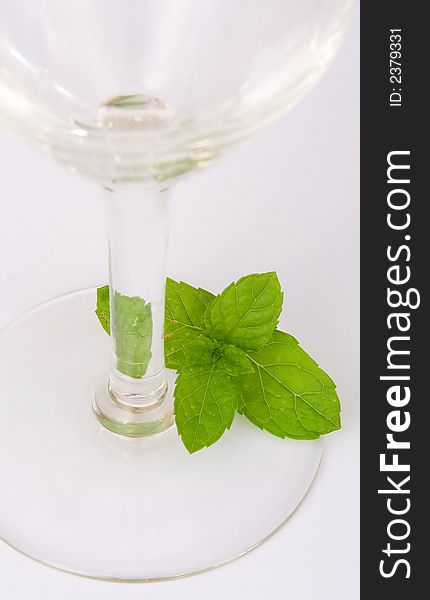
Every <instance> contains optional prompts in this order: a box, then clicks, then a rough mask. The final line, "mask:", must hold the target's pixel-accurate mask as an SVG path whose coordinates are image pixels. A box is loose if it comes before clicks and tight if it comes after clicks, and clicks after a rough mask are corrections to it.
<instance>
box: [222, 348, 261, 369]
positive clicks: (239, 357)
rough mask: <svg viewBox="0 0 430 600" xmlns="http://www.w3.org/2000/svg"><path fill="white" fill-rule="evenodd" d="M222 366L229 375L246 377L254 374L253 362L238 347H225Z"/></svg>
mask: <svg viewBox="0 0 430 600" xmlns="http://www.w3.org/2000/svg"><path fill="white" fill-rule="evenodd" d="M221 352H222V356H221V359H220V364H221V366H222V367H223V369H224V370H225V371H226V372H227V373H228V374H229V375H246V374H247V373H254V367H253V366H252V362H251V361H250V360H249V358H248V357H247V355H246V352H244V351H243V350H241V349H240V348H237V347H236V346H231V345H227V346H223V347H222V349H221Z"/></svg>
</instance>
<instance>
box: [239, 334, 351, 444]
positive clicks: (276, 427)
mask: <svg viewBox="0 0 430 600" xmlns="http://www.w3.org/2000/svg"><path fill="white" fill-rule="evenodd" d="M248 357H249V358H250V360H251V361H252V362H253V364H254V367H255V369H256V371H255V373H254V374H252V375H242V376H241V382H242V397H241V400H240V402H239V411H240V412H241V413H243V414H244V415H245V416H246V417H247V418H248V419H249V420H250V421H251V422H252V423H254V424H255V425H257V426H258V427H260V428H261V429H266V430H267V431H269V432H270V433H273V434H274V435H277V436H279V437H287V436H288V437H292V438H297V439H314V438H317V437H319V435H322V434H325V433H329V432H330V431H334V430H335V429H339V428H340V403H339V398H338V396H337V393H336V386H335V384H334V383H333V381H332V380H331V379H330V377H329V376H328V375H327V374H326V373H324V371H323V370H322V369H320V368H319V366H318V364H317V363H316V362H315V361H314V360H313V359H312V358H311V357H310V356H309V355H308V354H307V353H306V352H305V351H304V350H303V349H302V348H301V347H300V346H299V344H298V342H297V340H295V339H294V338H293V337H292V336H291V335H289V334H288V333H283V332H282V331H275V333H274V334H273V337H272V339H271V340H270V341H269V343H268V344H267V345H266V346H264V347H263V348H261V349H260V350H257V351H255V352H252V351H251V352H248Z"/></svg>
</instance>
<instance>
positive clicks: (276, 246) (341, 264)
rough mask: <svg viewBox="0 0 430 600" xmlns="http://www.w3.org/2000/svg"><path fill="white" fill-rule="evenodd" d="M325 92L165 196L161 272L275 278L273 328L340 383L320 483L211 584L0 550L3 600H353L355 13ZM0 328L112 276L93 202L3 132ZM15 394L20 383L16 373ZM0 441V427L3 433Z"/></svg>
mask: <svg viewBox="0 0 430 600" xmlns="http://www.w3.org/2000/svg"><path fill="white" fill-rule="evenodd" d="M357 8H358V7H356V11H355V20H354V23H353V26H352V27H351V28H350V30H349V32H348V35H347V40H346V42H345V43H344V45H343V46H342V48H341V50H340V52H339V54H338V56H337V58H336V60H335V61H334V63H333V64H332V66H331V67H330V69H329V71H328V73H327V74H326V76H325V77H324V79H323V80H322V81H321V82H320V83H319V85H318V86H317V87H316V88H315V89H314V90H313V91H312V92H311V94H310V95H309V96H308V97H307V98H305V99H304V100H303V101H302V102H301V104H300V105H299V106H297V107H296V108H295V109H294V110H293V111H292V112H290V113H289V114H288V115H287V116H286V117H285V118H284V119H283V120H282V121H281V122H279V123H276V124H275V125H274V126H273V127H271V128H270V129H269V130H267V131H266V132H264V133H263V134H262V135H260V136H259V137H258V138H256V139H254V140H253V141H252V142H251V144H249V145H248V146H247V147H245V148H243V149H241V150H240V151H238V152H236V153H235V154H233V155H232V156H231V157H229V158H227V159H225V160H224V161H223V162H221V163H220V164H219V165H216V166H215V167H213V168H212V169H210V170H208V171H206V172H205V173H201V174H200V175H198V176H195V177H193V178H191V179H190V180H189V181H187V182H184V183H182V184H181V185H180V186H178V188H177V189H176V190H175V191H174V198H173V206H172V230H171V237H170V240H171V243H170V257H169V273H170V275H172V276H173V277H175V278H181V279H184V280H185V281H189V282H190V283H195V284H198V285H201V286H203V287H207V288H208V289H211V290H213V291H217V290H219V289H221V288H222V287H224V286H225V285H226V284H228V283H230V281H232V280H233V279H235V278H237V277H238V276H241V275H243V274H245V273H248V272H255V271H263V270H272V269H274V270H276V271H277V272H278V274H279V276H280V279H281V282H282V285H283V287H284V290H285V291H286V298H285V302H284V313H283V316H282V322H281V325H282V327H283V328H285V329H287V330H288V331H290V332H291V333H292V334H294V335H295V336H296V337H297V338H298V339H299V340H300V342H301V344H302V345H303V347H304V348H305V349H307V350H309V351H310V352H311V354H312V355H313V356H314V357H315V358H316V359H317V360H318V361H319V362H320V363H321V365H322V367H323V368H325V369H326V370H327V371H328V372H329V373H330V374H331V375H332V376H333V378H334V379H335V381H336V382H337V384H338V389H339V394H340V397H341V399H342V400H343V429H342V431H340V432H337V433H335V434H331V435H330V436H328V438H327V443H326V450H327V451H326V456H325V459H324V461H323V465H322V468H321V471H320V473H319V476H318V478H317V480H316V483H315V486H314V487H313V489H312V490H311V493H310V495H309V497H308V498H307V500H306V501H305V503H304V504H303V506H302V507H301V508H300V510H299V511H298V512H297V513H296V515H295V516H294V517H293V518H292V519H291V521H290V522H289V523H288V524H287V526H286V527H285V528H284V529H283V530H282V531H281V532H280V533H278V534H277V535H276V536H274V537H273V538H272V539H271V540H269V541H268V542H267V543H266V544H264V545H263V546H262V547H261V548H259V549H258V550H256V551H254V552H252V553H251V554H249V555H247V556H245V557H243V558H241V559H240V560H238V561H236V562H234V563H232V564H230V565H227V566H225V567H222V568H221V569H218V570H216V571H212V572H211V573H207V574H204V575H198V576H195V577H192V578H190V579H183V580H178V581H175V582H168V583H160V584H149V585H147V586H146V587H142V586H141V585H131V586H121V585H120V584H109V583H99V582H94V581H87V580H83V579H78V578H75V577H72V576H69V575H65V574H62V573H58V572H55V571H53V570H51V569H48V568H47V567H43V566H41V565H38V564H36V563H34V562H32V561H30V560H28V559H26V558H24V557H22V556H20V555H18V554H17V553H15V552H14V551H13V550H11V549H10V548H7V547H6V546H4V545H0V595H1V596H2V597H4V598H7V599H8V600H21V599H22V598H30V597H31V598H32V600H39V599H40V600H42V599H43V600H51V599H52V600H54V599H55V600H56V599H57V598H61V599H62V600H69V599H70V600H72V599H73V600H75V599H76V598H78V597H79V598H81V599H82V600H99V599H101V598H103V600H111V599H112V600H117V599H118V600H134V599H137V598H139V599H140V598H145V599H150V600H165V599H167V598H168V599H170V598H175V600H185V599H186V600H200V599H201V598H205V599H206V600H215V599H219V598H223V597H225V598H233V599H234V600H242V599H250V600H254V599H257V598H258V599H259V598H261V597H263V596H265V597H273V598H281V597H288V598H294V599H295V600H296V599H297V600H311V598H318V599H319V600H344V599H345V598H348V600H357V599H358V596H359V588H358V571H359V547H358V543H359V538H358V533H359V532H358V528H359V507H358V481H359V473H358V461H359V456H358V452H359V446H358V301H359V297H358V289H359V288H358V286H359V274H358V219H359V210H358V194H359V172H358V170H359V129H358V128H359V116H358V111H359V95H358V94H359V93H358V84H359V81H358V78H359V75H358V15H357V12H358V10H357ZM0 156H1V164H2V191H1V196H2V197H1V203H2V218H1V221H0V289H1V298H0V324H4V323H6V322H7V321H9V320H10V319H11V318H13V317H15V316H17V315H19V314H20V313H21V312H22V311H24V310H26V309H28V308H30V307H32V306H34V305H35V304H38V303H40V302H43V301H45V300H46V299H48V298H50V297H53V296H57V295H60V294H62V293H65V292H67V291H70V290H73V289H78V288H83V287H87V286H91V285H95V284H98V283H102V282H104V281H105V280H106V262H105V252H104V251H105V248H106V244H105V235H104V233H105V232H104V215H103V209H102V204H101V200H100V198H99V195H98V191H97V189H96V188H95V186H93V185H92V184H89V183H87V182H86V181H84V180H81V179H79V178H77V177H74V176H73V175H71V174H69V173H67V172H66V171H64V170H62V169H61V168H60V167H58V166H56V165H54V164H51V162H49V161H48V160H47V159H46V158H45V157H43V156H41V155H39V154H36V153H34V152H33V151H31V150H29V149H27V148H25V147H24V146H22V145H21V144H20V142H19V141H18V140H15V139H14V138H13V137H11V136H10V135H8V134H4V133H1V134H0ZM22 384H23V385H25V375H24V374H23V380H22ZM0 431H1V429H0Z"/></svg>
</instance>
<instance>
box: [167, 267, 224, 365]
mask: <svg viewBox="0 0 430 600" xmlns="http://www.w3.org/2000/svg"><path fill="white" fill-rule="evenodd" d="M214 297H215V296H214V295H213V294H211V293H210V292H207V291H206V290H203V289H201V288H195V287H192V286H191V285H188V284H187V283H183V282H182V281H181V282H179V283H178V282H176V281H174V280H173V279H170V278H167V282H166V312H165V316H164V356H165V360H166V367H167V368H168V369H175V370H178V369H180V368H181V367H182V366H183V365H184V364H186V362H187V361H186V358H185V354H184V349H185V347H186V346H187V345H188V344H189V343H190V342H191V341H192V340H194V339H196V338H198V337H200V336H203V335H204V332H203V330H202V319H203V315H204V313H205V310H206V307H207V306H208V304H210V303H211V302H212V300H213V298H214Z"/></svg>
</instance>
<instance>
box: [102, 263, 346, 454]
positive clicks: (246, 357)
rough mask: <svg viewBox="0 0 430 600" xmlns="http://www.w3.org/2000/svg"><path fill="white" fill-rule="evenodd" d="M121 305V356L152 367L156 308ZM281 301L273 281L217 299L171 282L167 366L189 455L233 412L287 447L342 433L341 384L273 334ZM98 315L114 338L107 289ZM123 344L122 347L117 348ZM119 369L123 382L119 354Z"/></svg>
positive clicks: (242, 285)
mask: <svg viewBox="0 0 430 600" xmlns="http://www.w3.org/2000/svg"><path fill="white" fill-rule="evenodd" d="M119 297H120V298H121V301H120V302H119V303H118V304H117V305H116V309H117V310H116V314H117V317H116V318H117V320H118V322H123V321H124V323H127V327H123V328H118V326H117V328H116V329H117V349H118V348H123V347H124V345H128V343H129V341H130V342H132V347H133V352H132V357H133V358H136V356H137V357H139V358H144V357H145V360H147V361H148V362H149V358H150V355H148V352H150V339H151V336H152V320H151V313H150V305H148V304H146V303H145V301H144V300H143V299H141V298H138V299H136V298H128V299H127V301H126V300H125V299H126V298H127V297H126V296H121V295H119ZM137 300H140V302H137ZM282 301H283V294H282V291H281V287H280V284H279V280H278V277H277V275H276V273H273V272H271V273H261V274H258V273H257V274H252V275H247V276H246V277H242V278H241V279H239V280H238V281H237V282H235V283H232V284H231V285H229V286H228V287H227V288H226V289H225V290H224V291H223V292H221V294H218V295H217V296H214V295H213V294H211V293H210V292H208V291H206V290H203V289H201V288H195V287H193V286H190V285H188V284H186V283H183V282H176V281H174V280H172V279H169V278H168V279H167V282H166V310H165V327H164V329H165V335H164V352H165V360H166V366H167V367H168V368H170V369H175V370H176V371H178V374H179V375H178V377H177V380H176V385H175V390H174V398H175V417H176V426H177V429H178V433H179V435H180V436H181V439H182V441H183V443H184V445H185V447H186V448H187V450H188V451H189V452H190V453H192V452H196V451H197V450H200V449H202V448H204V447H207V446H210V445H212V444H213V443H214V442H216V441H217V440H218V439H219V438H220V437H221V436H222V434H223V433H224V431H225V430H226V429H229V428H230V426H231V424H232V422H233V418H234V415H235V413H236V411H237V412H239V413H241V414H242V415H244V416H245V417H246V418H247V419H249V420H250V421H251V423H254V424H255V425H257V426H258V427H260V428H261V429H264V430H266V431H268V432H270V433H272V434H273V435H276V436H278V437H281V438H285V437H290V438H294V439H315V438H318V437H319V436H320V435H323V434H326V433H329V432H331V431H334V430H336V429H339V428H340V402H339V398H338V396H337V393H336V386H335V384H334V383H333V381H332V380H331V379H330V377H329V376H328V375H327V374H326V373H325V372H324V371H323V370H322V369H321V368H320V367H319V366H318V364H317V363H316V362H315V361H314V360H313V359H312V358H311V357H310V356H309V355H308V354H307V353H306V352H305V351H304V350H303V349H302V348H301V347H300V345H299V343H298V342H297V340H296V339H295V338H293V337H292V336H291V335H289V334H288V333H284V332H282V331H279V330H277V329H276V326H277V324H278V319H279V315H280V313H281V309H282ZM115 302H117V294H115ZM148 307H149V308H148ZM96 313H97V316H98V318H99V320H100V322H101V324H102V326H103V328H104V329H105V330H106V331H107V332H109V328H110V327H109V325H110V320H109V290H108V287H107V286H105V287H103V288H100V289H99V290H98V293H97V310H96ZM132 316H133V318H134V319H135V321H133V323H134V322H136V323H138V325H137V328H138V329H139V327H140V328H141V329H139V332H146V335H143V336H142V341H141V344H142V345H141V347H139V338H138V337H135V336H136V335H139V333H138V331H136V330H135V329H134V328H131V329H130V328H129V327H128V325H129V324H130V320H131V317H132ZM149 322H150V323H151V327H150V329H151V336H149V334H148V332H149V326H148V323H149ZM145 323H146V325H145ZM123 335H124V344H123V343H121V341H120V342H119V345H118V338H119V339H120V338H121V337H122V336H123ZM126 339H127V340H129V341H128V342H127V344H125V340H126ZM148 341H149V346H148ZM139 348H140V349H139ZM128 356H129V355H128V354H127V357H128ZM118 359H119V362H118V369H119V370H122V372H126V371H124V370H123V368H124V365H125V366H127V365H129V364H130V363H128V362H127V361H126V360H125V358H122V357H121V356H120V354H118ZM148 362H147V363H146V366H147V364H148ZM143 364H144V361H143ZM127 368H128V367H127ZM145 370H146V368H145ZM126 374H128V375H131V376H132V377H140V376H141V375H139V374H134V373H133V372H126Z"/></svg>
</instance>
